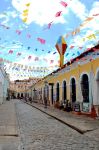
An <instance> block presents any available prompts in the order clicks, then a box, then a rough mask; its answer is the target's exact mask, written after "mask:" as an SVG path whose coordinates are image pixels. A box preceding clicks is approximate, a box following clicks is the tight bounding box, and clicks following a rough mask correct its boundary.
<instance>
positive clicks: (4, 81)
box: [0, 62, 9, 104]
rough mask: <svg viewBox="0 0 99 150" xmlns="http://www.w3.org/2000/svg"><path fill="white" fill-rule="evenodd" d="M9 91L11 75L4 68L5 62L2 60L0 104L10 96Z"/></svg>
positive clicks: (0, 63)
mask: <svg viewBox="0 0 99 150" xmlns="http://www.w3.org/2000/svg"><path fill="white" fill-rule="evenodd" d="M8 92H9V76H8V74H7V73H6V72H5V70H4V64H3V63H2V62H0V104H2V103H3V102H4V101H5V100H6V99H7V97H8Z"/></svg>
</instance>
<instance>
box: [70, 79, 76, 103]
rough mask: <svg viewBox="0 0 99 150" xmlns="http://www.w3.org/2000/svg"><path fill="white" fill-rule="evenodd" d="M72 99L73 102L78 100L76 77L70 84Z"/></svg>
mask: <svg viewBox="0 0 99 150" xmlns="http://www.w3.org/2000/svg"><path fill="white" fill-rule="evenodd" d="M70 99H71V102H72V103H74V102H76V81H75V78H72V79H71V84H70Z"/></svg>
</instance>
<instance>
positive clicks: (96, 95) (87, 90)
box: [29, 45, 99, 115]
mask: <svg viewBox="0 0 99 150" xmlns="http://www.w3.org/2000/svg"><path fill="white" fill-rule="evenodd" d="M45 81H47V82H48V83H49V94H48V99H49V103H50V105H55V104H56V103H59V104H60V103H61V101H64V102H66V101H67V100H68V101H69V102H70V103H71V107H72V109H74V106H75V104H76V103H79V106H80V111H81V112H88V113H91V111H92V108H93V106H94V107H95V110H96V113H97V115H99V45H97V46H95V47H93V48H91V49H89V50H86V51H85V52H84V53H82V54H81V55H80V56H78V57H77V58H75V59H72V60H71V61H70V62H68V63H66V64H64V65H63V66H62V67H61V68H59V69H57V70H56V71H54V72H52V73H51V74H49V75H47V76H46V77H45V78H43V79H42V80H40V81H38V82H37V83H36V84H34V85H33V86H32V88H31V89H29V92H30V93H32V94H31V96H32V98H33V100H37V101H38V102H43V99H44V86H45V84H44V83H45Z"/></svg>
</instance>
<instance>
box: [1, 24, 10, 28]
mask: <svg viewBox="0 0 99 150" xmlns="http://www.w3.org/2000/svg"><path fill="white" fill-rule="evenodd" d="M0 26H2V27H3V28H5V29H10V27H8V26H6V25H3V24H1V23H0Z"/></svg>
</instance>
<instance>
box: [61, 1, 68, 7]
mask: <svg viewBox="0 0 99 150" xmlns="http://www.w3.org/2000/svg"><path fill="white" fill-rule="evenodd" d="M60 4H61V5H62V6H64V7H67V5H68V4H67V3H66V2H64V1H61V2H60Z"/></svg>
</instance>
